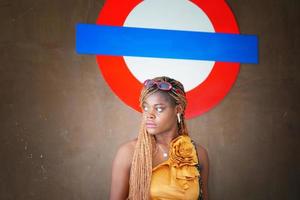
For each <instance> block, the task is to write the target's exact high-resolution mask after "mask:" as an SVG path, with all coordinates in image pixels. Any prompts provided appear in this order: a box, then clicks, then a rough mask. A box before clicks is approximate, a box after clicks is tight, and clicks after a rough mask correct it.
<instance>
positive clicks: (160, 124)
mask: <svg viewBox="0 0 300 200" xmlns="http://www.w3.org/2000/svg"><path fill="white" fill-rule="evenodd" d="M142 109H143V119H144V120H145V125H146V129H147V131H148V133H149V134H152V135H156V134H160V133H165V132H168V131H172V130H176V128H177V106H175V105H174V104H173V103H172V102H171V101H170V100H169V99H168V97H167V96H166V94H162V92H160V91H158V92H155V93H153V94H151V95H150V96H148V97H147V98H146V99H145V101H144V102H143V104H142Z"/></svg>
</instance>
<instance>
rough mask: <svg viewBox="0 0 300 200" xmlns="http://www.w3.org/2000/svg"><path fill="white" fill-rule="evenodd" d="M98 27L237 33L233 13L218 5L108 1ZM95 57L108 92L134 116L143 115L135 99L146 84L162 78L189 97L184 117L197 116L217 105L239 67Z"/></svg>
mask: <svg viewBox="0 0 300 200" xmlns="http://www.w3.org/2000/svg"><path fill="white" fill-rule="evenodd" d="M166 10H168V11H166ZM165 13H168V15H166V14H165ZM175 17H176V18H175ZM97 24H99V25H110V26H133V27H143V28H158V29H168V30H193V31H194V30H196V31H203V32H216V33H232V34H238V33H239V30H238V26H237V23H236V21H235V19H234V16H233V13H232V12H231V10H230V8H229V6H228V5H227V4H226V2H225V1H221V0H214V1H213V0H210V1H201V0H192V1H188V0H147V1H141V0H127V1H118V0H107V1H106V3H105V5H104V6H103V8H102V10H101V12H100V13H99V17H98V19H97ZM96 58H97V62H98V65H99V68H100V70H101V72H102V74H103V77H104V79H105V80H106V82H107V83H108V84H109V86H110V88H111V89H112V90H113V91H114V93H115V94H116V95H117V96H118V97H119V98H120V99H121V100H123V101H124V102H125V103H126V104H127V105H129V106H130V107H132V108H134V109H135V110H138V111H141V110H140V107H139V102H138V99H139V95H140V91H141V89H142V82H143V81H144V80H145V79H147V78H153V77H155V76H163V75H165V76H169V77H171V78H175V79H177V80H179V81H180V82H182V83H183V85H184V87H185V89H186V92H187V100H188V106H187V109H186V117H187V118H192V117H196V116H199V115H201V114H202V113H204V112H206V111H208V110H209V109H211V108H213V107H214V106H215V105H217V104H218V103H219V102H220V101H221V100H222V99H223V98H224V97H225V96H226V94H227V93H228V92H229V90H230V88H231V87H232V85H233V83H234V82H235V80H236V78H237V75H238V72H239V66H240V64H239V63H228V62H213V61H195V60H192V61H191V60H189V61H187V60H180V59H158V58H137V57H124V56H103V55H98V56H97V57H96Z"/></svg>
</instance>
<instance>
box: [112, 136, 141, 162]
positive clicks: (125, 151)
mask: <svg viewBox="0 0 300 200" xmlns="http://www.w3.org/2000/svg"><path fill="white" fill-rule="evenodd" d="M136 142H137V139H133V140H129V141H127V142H124V143H122V144H121V145H120V146H119V148H118V150H117V153H116V156H115V159H114V162H115V163H119V164H121V165H124V166H130V165H131V162H132V158H133V153H134V148H135V144H136Z"/></svg>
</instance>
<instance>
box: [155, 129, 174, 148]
mask: <svg viewBox="0 0 300 200" xmlns="http://www.w3.org/2000/svg"><path fill="white" fill-rule="evenodd" d="M177 136H179V134H178V130H177V129H176V130H172V131H169V132H165V133H160V134H157V135H155V136H154V137H155V141H156V143H157V144H160V145H163V146H165V147H168V146H169V144H170V142H171V141H172V140H173V139H174V138H176V137H177Z"/></svg>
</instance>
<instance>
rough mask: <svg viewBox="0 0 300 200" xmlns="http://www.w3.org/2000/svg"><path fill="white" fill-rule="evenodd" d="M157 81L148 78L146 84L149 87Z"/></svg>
mask: <svg viewBox="0 0 300 200" xmlns="http://www.w3.org/2000/svg"><path fill="white" fill-rule="evenodd" d="M154 84H155V83H154V82H153V81H152V80H146V81H145V83H144V85H145V86H146V87H147V88H149V87H152V86H153V85H154Z"/></svg>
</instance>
